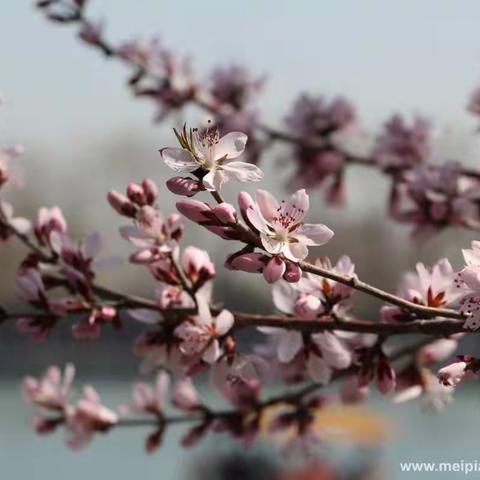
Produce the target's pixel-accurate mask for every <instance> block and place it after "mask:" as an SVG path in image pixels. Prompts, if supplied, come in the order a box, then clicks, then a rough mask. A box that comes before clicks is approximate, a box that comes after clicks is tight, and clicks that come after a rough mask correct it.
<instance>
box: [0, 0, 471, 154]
mask: <svg viewBox="0 0 480 480" xmlns="http://www.w3.org/2000/svg"><path fill="white" fill-rule="evenodd" d="M32 3H33V2H32V1H31V0H2V7H3V8H2V15H1V18H0V65H1V68H0V91H2V92H3V95H4V97H6V99H7V103H6V105H5V107H4V109H3V110H4V111H3V112H2V113H1V116H0V134H1V135H2V139H3V141H24V140H29V141H31V142H35V143H41V144H45V145H46V146H48V147H53V146H62V147H65V146H70V145H71V144H72V142H74V143H75V142H82V141H83V140H84V139H85V138H98V137H102V136H103V135H105V133H106V132H110V131H120V130H122V129H125V128H135V129H138V130H139V131H142V132H144V133H145V135H149V134H151V135H153V132H154V131H158V129H157V130H155V129H156V127H154V126H153V125H152V124H151V122H150V120H151V118H152V115H153V112H152V109H151V106H150V105H148V104H146V103H143V102H133V101H132V99H131V98H130V95H129V93H128V92H127V90H126V89H125V87H124V80H125V78H126V73H127V72H126V71H125V68H124V66H122V65H118V64H114V63H112V62H106V61H105V59H104V58H101V57H100V56H99V55H98V54H97V53H96V52H94V51H92V50H90V49H88V48H85V47H84V46H83V45H79V41H78V40H77V39H76V38H75V35H74V32H73V31H72V29H71V28H69V27H58V26H55V25H51V24H50V25H49V24H48V23H47V22H46V21H45V20H44V19H43V18H42V16H41V15H40V14H39V13H38V12H36V11H35V10H34V8H33V7H32ZM90 4H91V5H90V6H89V11H90V12H91V15H92V16H93V17H94V18H99V19H103V20H105V22H106V26H107V33H108V35H109V36H110V38H112V39H113V40H114V41H117V40H118V41H120V40H122V39H126V38H134V37H138V36H142V35H150V34H154V33H160V34H161V35H162V37H163V38H164V41H165V43H166V44H167V45H170V46H172V47H173V48H174V49H176V50H177V51H178V52H179V53H188V54H191V55H192V58H193V60H194V65H195V68H196V69H197V70H198V71H199V72H200V75H204V74H206V73H207V72H208V71H209V70H210V69H211V68H212V67H213V66H215V65H218V64H228V63H231V62H232V61H237V62H241V63H245V64H247V65H248V66H249V67H250V68H251V69H252V71H254V72H258V73H259V74H266V75H267V78H268V82H267V88H266V92H265V94H264V95H263V96H262V98H261V101H260V107H261V109H262V112H264V114H265V115H266V116H267V117H268V118H269V119H271V120H272V122H279V121H280V120H281V119H282V117H283V115H284V113H285V112H286V111H287V110H288V108H289V105H290V104H291V101H292V100H293V99H294V97H295V95H296V94H297V93H298V92H299V91H302V90H304V91H309V92H312V93H314V92H316V93H325V94H327V95H328V94H337V93H341V94H343V95H345V96H347V97H348V98H350V99H352V100H353V101H354V103H355V105H356V106H357V108H358V110H359V112H360V116H361V119H362V120H363V121H364V122H365V124H367V125H368V126H370V125H372V126H376V125H378V124H379V123H380V122H381V121H382V120H384V119H385V118H386V117H388V116H389V115H390V114H392V113H393V112H395V111H402V112H405V113H412V112H421V113H424V114H426V115H428V116H431V117H432V118H434V119H435V121H436V122H437V124H438V125H439V126H441V128H443V127H451V126H455V127H456V128H465V129H472V128H473V126H474V122H473V121H472V120H471V119H469V118H468V117H467V116H466V115H465V114H464V106H465V103H466V99H467V96H468V94H469V92H470V91H471V90H472V88H473V87H474V86H475V85H476V83H477V82H478V81H480V29H479V28H478V19H479V18H480V2H478V1H475V0H471V1H470V0H457V1H451V0H450V1H447V0H423V1H422V2H419V1H416V0H404V1H401V2H398V1H393V0H387V1H385V0H378V1H377V0H359V1H352V0H350V1H347V0H336V1H334V2H332V1H326V0H320V1H319V0H317V1H314V0H311V1H310V0H297V1H296V2H291V1H288V0H285V1H282V0H243V1H241V2H225V1H222V0H203V1H201V2H193V1H183V2H178V1H173V0H142V1H141V2H138V1H131V0H130V1H129V0H90Z"/></svg>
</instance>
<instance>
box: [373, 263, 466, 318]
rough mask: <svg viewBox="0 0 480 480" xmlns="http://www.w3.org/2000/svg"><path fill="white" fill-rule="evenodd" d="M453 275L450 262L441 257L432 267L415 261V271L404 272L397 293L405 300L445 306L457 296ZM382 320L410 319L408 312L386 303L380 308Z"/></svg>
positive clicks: (436, 306)
mask: <svg viewBox="0 0 480 480" xmlns="http://www.w3.org/2000/svg"><path fill="white" fill-rule="evenodd" d="M454 277H455V273H454V271H453V268H452V266H451V265H450V262H449V261H448V260H447V259H446V258H443V259H441V260H439V261H438V262H437V263H435V264H434V265H433V266H432V267H426V266H425V265H424V264H423V263H420V262H419V263H417V265H416V272H409V273H407V274H405V276H404V278H403V281H402V284H401V286H400V288H399V290H398V295H399V296H400V297H402V298H405V299H406V300H408V301H410V302H413V303H417V304H419V305H426V306H428V307H432V308H447V307H448V306H451V305H452V304H453V303H454V302H455V301H456V299H457V297H458V291H457V290H456V289H455V288H454V286H455V284H454ZM381 315H382V319H383V320H384V321H387V322H389V321H403V320H409V319H411V317H410V315H409V313H408V312H406V311H405V310H403V309H402V308H400V307H397V306H392V305H386V306H383V307H382V309H381Z"/></svg>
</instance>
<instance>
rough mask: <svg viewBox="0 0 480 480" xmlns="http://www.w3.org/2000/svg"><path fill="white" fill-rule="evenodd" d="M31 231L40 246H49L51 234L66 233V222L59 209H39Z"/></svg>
mask: <svg viewBox="0 0 480 480" xmlns="http://www.w3.org/2000/svg"><path fill="white" fill-rule="evenodd" d="M33 231H34V232H35V236H36V237H37V240H38V241H39V243H40V244H41V245H50V235H51V234H52V232H58V233H60V234H65V233H67V222H66V220H65V217H64V216H63V213H62V211H61V210H60V208H59V207H52V208H46V207H42V208H40V210H39V211H38V214H37V218H36V220H35V222H34V224H33Z"/></svg>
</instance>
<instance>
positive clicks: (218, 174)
mask: <svg viewBox="0 0 480 480" xmlns="http://www.w3.org/2000/svg"><path fill="white" fill-rule="evenodd" d="M228 180H229V178H228V175H226V174H225V173H224V172H223V171H222V170H218V169H212V170H210V171H209V172H208V173H207V174H206V175H205V176H204V177H203V180H202V182H203V186H204V187H205V188H206V189H207V190H208V191H209V192H214V191H217V192H218V191H220V190H221V189H222V186H223V184H224V183H225V182H227V181H228Z"/></svg>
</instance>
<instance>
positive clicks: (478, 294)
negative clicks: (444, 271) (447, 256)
mask: <svg viewBox="0 0 480 480" xmlns="http://www.w3.org/2000/svg"><path fill="white" fill-rule="evenodd" d="M462 252H463V258H464V260H465V264H466V266H465V267H464V268H463V269H462V270H461V271H460V272H459V273H458V276H457V278H456V279H455V285H456V287H457V292H458V294H459V298H458V299H457V302H456V303H457V304H458V305H459V307H460V311H461V312H462V313H464V314H466V315H468V318H467V319H466V320H465V323H464V327H465V328H467V329H470V330H477V329H478V328H479V327H480V242H478V241H473V242H472V248H471V249H465V250H463V251H462Z"/></svg>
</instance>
